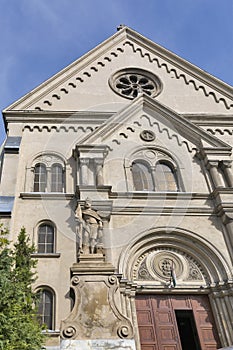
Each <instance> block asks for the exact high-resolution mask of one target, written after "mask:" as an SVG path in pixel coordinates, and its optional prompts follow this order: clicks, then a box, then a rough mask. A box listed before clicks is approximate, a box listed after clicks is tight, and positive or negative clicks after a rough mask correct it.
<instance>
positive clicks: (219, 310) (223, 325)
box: [209, 285, 233, 346]
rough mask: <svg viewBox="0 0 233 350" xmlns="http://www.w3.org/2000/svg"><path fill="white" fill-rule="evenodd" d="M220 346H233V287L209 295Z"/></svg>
mask: <svg viewBox="0 0 233 350" xmlns="http://www.w3.org/2000/svg"><path fill="white" fill-rule="evenodd" d="M209 297H210V302H211V306H212V310H213V313H214V316H215V319H216V324H217V327H218V333H219V337H220V341H221V344H222V346H230V345H232V344H233V286H232V285H231V286H228V287H223V288H222V289H220V290H218V291H213V292H212V293H211V294H210V295H209Z"/></svg>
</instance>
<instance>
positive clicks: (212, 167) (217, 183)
mask: <svg viewBox="0 0 233 350" xmlns="http://www.w3.org/2000/svg"><path fill="white" fill-rule="evenodd" d="M207 169H208V170H209V173H210V177H211V179H212V182H213V184H214V187H215V188H222V187H223V182H222V179H221V176H220V174H219V172H218V162H217V161H209V162H208V164H207Z"/></svg>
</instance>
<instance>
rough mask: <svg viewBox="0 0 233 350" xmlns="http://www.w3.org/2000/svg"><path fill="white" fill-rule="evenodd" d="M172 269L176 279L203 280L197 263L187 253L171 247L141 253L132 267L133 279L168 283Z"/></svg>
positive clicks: (203, 277)
mask: <svg viewBox="0 0 233 350" xmlns="http://www.w3.org/2000/svg"><path fill="white" fill-rule="evenodd" d="M172 269H174V271H175V274H176V278H177V281H178V282H179V281H180V282H181V283H183V282H190V281H192V282H198V283H201V282H205V276H204V273H203V271H201V267H200V266H199V265H198V263H197V262H196V261H195V260H194V259H193V258H192V257H191V256H188V255H187V254H185V253H183V252H181V251H179V250H172V249H165V248H164V249H161V248H160V249H151V250H149V251H147V252H146V253H144V254H142V255H141V256H140V257H139V258H138V259H137V261H136V263H135V265H134V268H133V280H134V281H136V280H137V281H143V280H144V281H145V280H146V281H157V282H158V283H159V284H166V283H169V281H170V279H171V270H172Z"/></svg>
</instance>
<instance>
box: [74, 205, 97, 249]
mask: <svg viewBox="0 0 233 350" xmlns="http://www.w3.org/2000/svg"><path fill="white" fill-rule="evenodd" d="M75 218H76V221H77V223H78V225H77V237H78V254H95V253H98V252H99V250H101V249H102V236H103V222H102V220H101V218H100V216H99V214H98V213H97V211H96V210H94V209H92V208H91V200H90V199H89V198H87V199H86V200H85V203H84V209H81V206H80V204H78V206H77V208H76V210H75Z"/></svg>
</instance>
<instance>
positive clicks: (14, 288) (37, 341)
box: [0, 226, 45, 350]
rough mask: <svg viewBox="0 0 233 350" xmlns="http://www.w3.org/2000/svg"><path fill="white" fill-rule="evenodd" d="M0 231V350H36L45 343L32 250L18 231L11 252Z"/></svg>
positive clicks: (4, 235) (24, 235)
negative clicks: (39, 318) (36, 290)
mask: <svg viewBox="0 0 233 350" xmlns="http://www.w3.org/2000/svg"><path fill="white" fill-rule="evenodd" d="M7 233H8V232H7V231H6V230H4V229H3V228H2V226H1V227H0V349H1V350H39V349H41V348H42V344H43V342H44V340H45V338H44V334H43V333H42V327H41V326H40V324H39V322H38V317H37V308H36V304H37V297H36V295H35V294H34V293H33V291H32V284H33V282H34V281H35V279H36V276H35V268H36V263H37V262H36V260H35V259H33V258H32V257H31V254H32V253H33V252H34V247H33V246H32V245H31V244H30V241H29V238H28V237H27V235H26V232H25V229H24V228H23V229H21V231H20V233H19V235H18V240H17V242H16V243H15V244H14V248H13V249H10V248H9V241H8V240H7V238H6V237H7Z"/></svg>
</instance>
